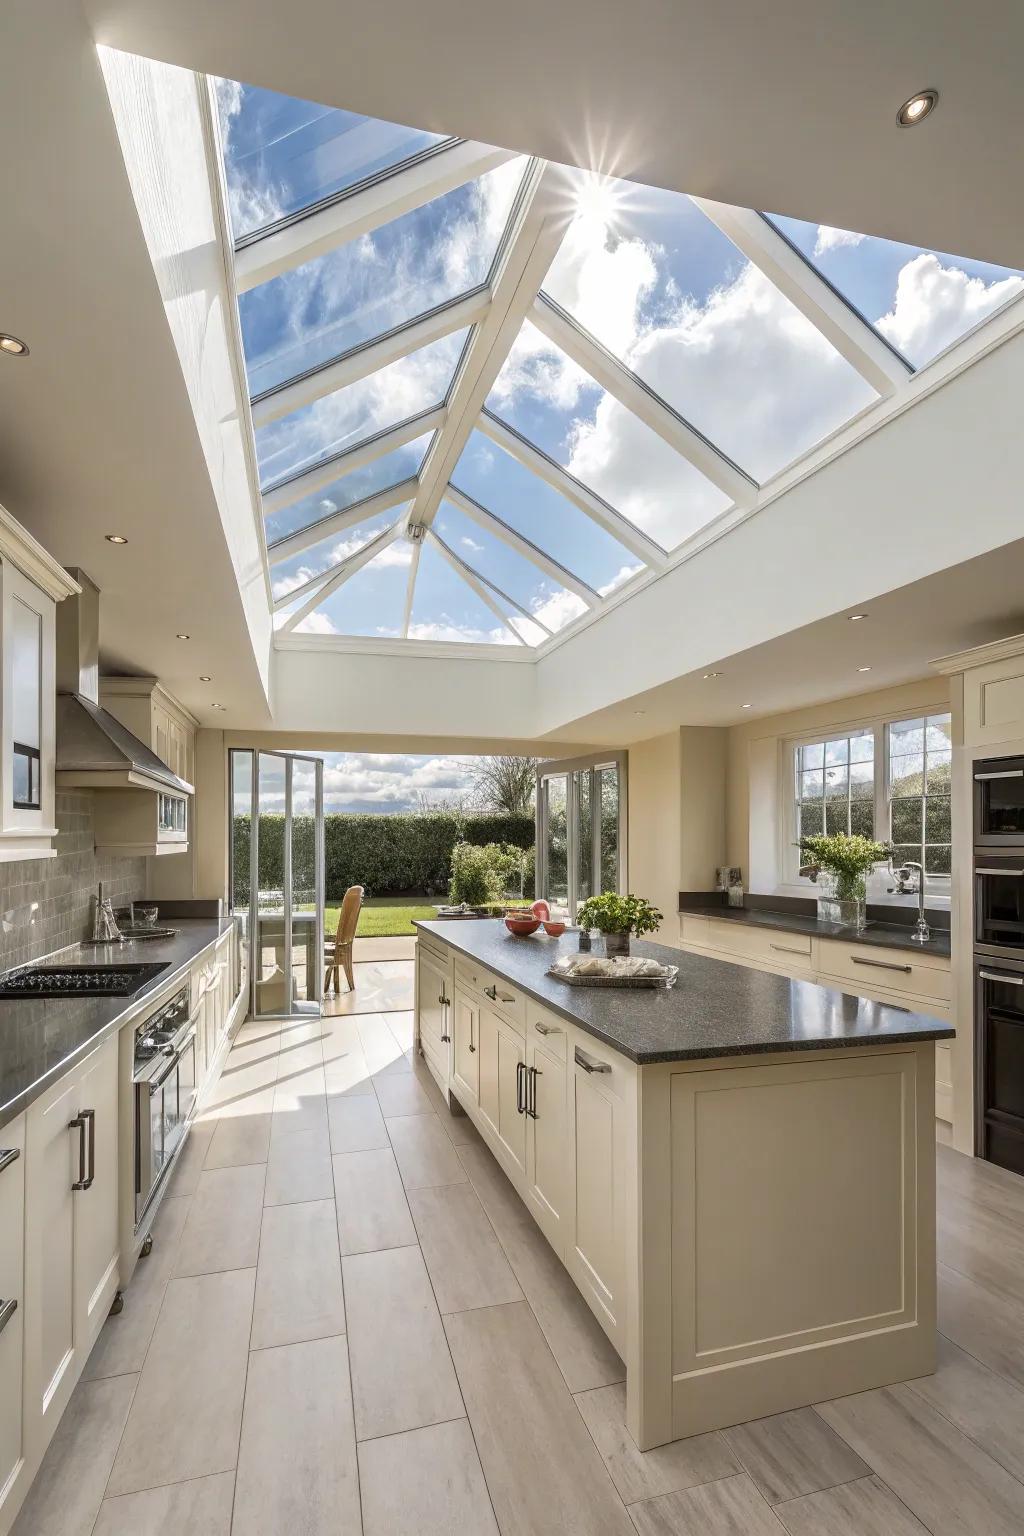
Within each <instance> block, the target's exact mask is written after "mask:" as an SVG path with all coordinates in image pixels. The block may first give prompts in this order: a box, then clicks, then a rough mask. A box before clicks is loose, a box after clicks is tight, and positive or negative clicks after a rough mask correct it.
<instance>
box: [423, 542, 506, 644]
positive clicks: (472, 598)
mask: <svg viewBox="0 0 1024 1536" xmlns="http://www.w3.org/2000/svg"><path fill="white" fill-rule="evenodd" d="M409 639H410V640H447V641H450V642H451V643H453V644H459V643H461V644H463V645H468V644H474V645H516V644H517V643H518V642H517V641H516V639H515V637H514V636H513V635H510V634H509V632H508V630H507V629H506V628H505V626H504V625H503V624H501V623H499V621H498V618H497V616H496V615H495V614H493V613H492V612H491V610H490V609H489V608H488V607H487V606H486V604H484V603H482V602H481V601H480V599H479V598H478V597H477V595H476V593H475V592H474V591H473V589H472V587H470V586H468V585H467V584H466V582H465V581H463V579H462V577H461V576H459V575H457V574H456V573H455V571H453V570H452V568H451V566H450V565H449V564H448V562H447V560H445V558H444V556H443V555H442V554H440V552H439V551H438V550H437V549H436V548H434V546H433V545H432V544H431V543H430V541H429V540H428V541H427V542H426V543H425V544H424V546H423V549H422V551H421V553H420V568H419V571H418V573H417V576H416V596H415V598H414V599H413V605H412V617H411V621H410V624H409Z"/></svg>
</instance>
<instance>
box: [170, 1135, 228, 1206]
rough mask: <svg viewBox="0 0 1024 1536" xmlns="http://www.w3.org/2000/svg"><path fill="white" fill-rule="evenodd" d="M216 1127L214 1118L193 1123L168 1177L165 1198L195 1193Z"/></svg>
mask: <svg viewBox="0 0 1024 1536" xmlns="http://www.w3.org/2000/svg"><path fill="white" fill-rule="evenodd" d="M216 1129H217V1122H216V1121H215V1120H197V1121H196V1122H195V1123H194V1124H193V1126H192V1128H191V1130H190V1131H189V1133H188V1135H187V1136H186V1138H185V1145H184V1146H183V1147H182V1148H181V1151H180V1152H179V1153H178V1156H177V1160H176V1162H175V1164H174V1167H173V1168H172V1169H171V1172H170V1175H169V1177H168V1180H167V1193H166V1195H165V1196H164V1199H165V1200H169V1199H170V1198H171V1196H172V1195H174V1196H177V1195H194V1194H195V1192H196V1190H197V1189H198V1187H199V1175H200V1174H201V1173H202V1171H203V1164H204V1163H205V1161H206V1154H207V1152H209V1150H210V1142H211V1141H212V1140H213V1133H214V1131H215V1130H216Z"/></svg>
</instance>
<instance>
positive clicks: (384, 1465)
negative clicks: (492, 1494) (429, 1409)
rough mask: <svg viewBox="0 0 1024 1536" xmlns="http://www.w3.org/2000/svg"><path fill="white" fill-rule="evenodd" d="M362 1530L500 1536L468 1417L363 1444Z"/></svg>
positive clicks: (373, 1534) (400, 1535)
mask: <svg viewBox="0 0 1024 1536" xmlns="http://www.w3.org/2000/svg"><path fill="white" fill-rule="evenodd" d="M359 1476H360V1487H361V1489H362V1496H363V1536H498V1527H497V1525H496V1524H495V1520H494V1512H493V1510H492V1509H491V1501H490V1498H489V1496H488V1493H487V1485H486V1483H485V1482H484V1475H483V1472H482V1471H481V1470H480V1458H479V1456H478V1455H477V1453H476V1446H475V1445H474V1443H473V1433H472V1430H471V1429H470V1427H469V1424H468V1422H467V1420H465V1419H455V1420H453V1421H452V1422H451V1423H448V1424H433V1425H431V1426H430V1427H429V1428H427V1429H411V1430H408V1431H406V1432H405V1433H404V1434H401V1435H385V1436H384V1438H383V1439H381V1440H364V1441H363V1442H362V1443H361V1444H360V1446H359Z"/></svg>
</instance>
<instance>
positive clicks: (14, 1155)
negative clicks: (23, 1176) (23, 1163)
mask: <svg viewBox="0 0 1024 1536" xmlns="http://www.w3.org/2000/svg"><path fill="white" fill-rule="evenodd" d="M20 1156H21V1148H20V1147H10V1148H9V1149H8V1150H7V1151H6V1152H0V1173H3V1171H4V1169H5V1168H9V1167H10V1166H11V1164H12V1163H16V1162H17V1161H18V1158H19V1157H20Z"/></svg>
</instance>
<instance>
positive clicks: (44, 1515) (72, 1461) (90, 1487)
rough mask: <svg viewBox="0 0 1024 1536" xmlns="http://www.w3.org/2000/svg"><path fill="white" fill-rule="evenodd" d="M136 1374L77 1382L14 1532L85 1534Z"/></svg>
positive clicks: (22, 1535)
mask: <svg viewBox="0 0 1024 1536" xmlns="http://www.w3.org/2000/svg"><path fill="white" fill-rule="evenodd" d="M138 1379H139V1378H138V1377H137V1376H113V1377H111V1378H110V1379H109V1380H107V1381H83V1382H79V1384H78V1386H77V1387H76V1388H75V1390H74V1392H73V1393H72V1394H71V1400H70V1402H69V1403H68V1406H67V1408H66V1409H65V1410H64V1417H63V1418H62V1419H61V1421H60V1423H59V1424H58V1426H57V1431H56V1434H55V1435H54V1437H53V1439H52V1440H51V1442H50V1445H49V1448H48V1450H47V1452H46V1455H45V1456H44V1458H43V1463H42V1466H41V1467H40V1469H39V1471H38V1472H37V1473H36V1477H35V1481H34V1483H33V1485H32V1487H31V1489H30V1490H29V1494H28V1498H27V1499H26V1500H25V1503H24V1505H23V1506H22V1510H21V1514H20V1515H19V1516H18V1519H17V1521H16V1522H15V1526H14V1536H89V1533H90V1532H91V1531H92V1528H93V1523H94V1521H95V1519H96V1515H97V1512H98V1510H99V1507H100V1504H101V1502H102V1500H103V1491H104V1489H105V1487H106V1483H107V1478H108V1477H109V1475H110V1469H111V1467H112V1466H113V1465H114V1457H115V1456H116V1454H117V1447H118V1443H119V1441H120V1439H121V1433H122V1431H123V1429H124V1426H125V1421H126V1420H127V1418H128V1411H129V1409H130V1408H131V1404H132V1398H133V1395H134V1393H135V1390H136V1383H137V1382H138Z"/></svg>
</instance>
